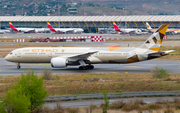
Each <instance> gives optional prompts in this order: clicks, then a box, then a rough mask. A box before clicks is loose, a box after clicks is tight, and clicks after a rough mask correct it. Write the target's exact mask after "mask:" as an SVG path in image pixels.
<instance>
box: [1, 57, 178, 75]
mask: <svg viewBox="0 0 180 113" xmlns="http://www.w3.org/2000/svg"><path fill="white" fill-rule="evenodd" d="M0 62H1V65H0V76H7V75H20V74H21V73H23V72H24V70H25V69H29V68H31V69H33V70H34V72H35V73H41V72H42V69H43V68H49V69H51V70H52V73H59V74H60V73H101V72H103V73H106V72H107V73H111V72H119V73H125V72H129V73H146V72H150V70H151V69H152V68H153V67H155V66H159V67H162V68H164V69H166V71H167V72H169V73H180V70H179V69H180V61H179V60H149V61H143V62H137V63H131V64H96V65H94V66H95V68H94V69H93V70H79V69H78V67H79V66H69V67H67V68H52V67H51V65H50V64H21V69H17V66H16V64H15V63H11V62H8V61H6V60H5V59H4V58H0Z"/></svg>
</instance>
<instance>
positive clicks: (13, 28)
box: [9, 22, 18, 31]
mask: <svg viewBox="0 0 180 113" xmlns="http://www.w3.org/2000/svg"><path fill="white" fill-rule="evenodd" d="M9 26H10V28H11V29H12V30H14V31H18V30H17V29H16V28H15V27H14V26H13V24H12V23H11V22H9Z"/></svg>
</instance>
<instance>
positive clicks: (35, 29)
mask: <svg viewBox="0 0 180 113" xmlns="http://www.w3.org/2000/svg"><path fill="white" fill-rule="evenodd" d="M9 26H10V28H11V29H12V30H13V31H15V32H24V33H30V32H35V33H38V32H46V31H50V30H49V29H48V28H15V27H14V26H13V24H12V23H11V22H9Z"/></svg>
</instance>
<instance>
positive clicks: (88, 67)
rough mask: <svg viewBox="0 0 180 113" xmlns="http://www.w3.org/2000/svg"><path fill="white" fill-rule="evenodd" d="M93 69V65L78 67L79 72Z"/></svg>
mask: <svg viewBox="0 0 180 113" xmlns="http://www.w3.org/2000/svg"><path fill="white" fill-rule="evenodd" d="M87 69H94V66H93V65H87V66H79V70H87Z"/></svg>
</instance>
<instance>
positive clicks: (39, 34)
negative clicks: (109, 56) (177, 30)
mask: <svg viewBox="0 0 180 113" xmlns="http://www.w3.org/2000/svg"><path fill="white" fill-rule="evenodd" d="M150 35H151V34H148V35H136V36H130V35H119V34H98V33H82V34H54V33H30V34H24V33H15V34H11V33H5V34H0V38H41V37H42V38H46V37H75V36H102V37H103V38H112V39H113V38H116V39H117V38H121V39H126V38H128V39H130V38H132V39H137V38H139V39H147V38H148V37H149V36H150ZM167 38H168V39H180V36H179V35H167Z"/></svg>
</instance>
